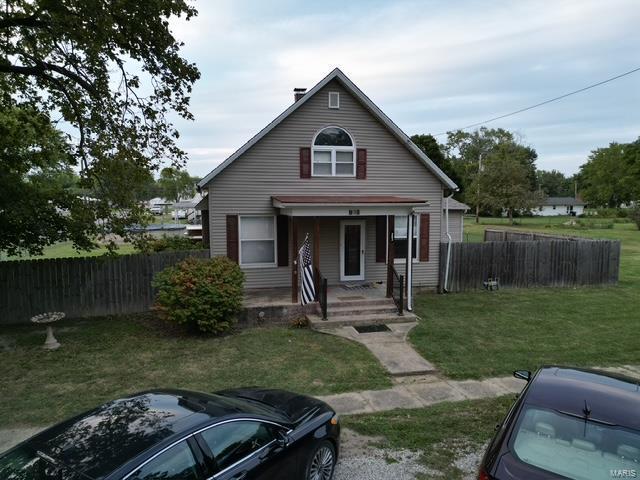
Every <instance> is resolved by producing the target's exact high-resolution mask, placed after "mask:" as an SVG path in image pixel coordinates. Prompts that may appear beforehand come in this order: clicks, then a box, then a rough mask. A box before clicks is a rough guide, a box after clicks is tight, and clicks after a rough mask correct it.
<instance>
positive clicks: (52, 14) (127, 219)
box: [0, 0, 199, 251]
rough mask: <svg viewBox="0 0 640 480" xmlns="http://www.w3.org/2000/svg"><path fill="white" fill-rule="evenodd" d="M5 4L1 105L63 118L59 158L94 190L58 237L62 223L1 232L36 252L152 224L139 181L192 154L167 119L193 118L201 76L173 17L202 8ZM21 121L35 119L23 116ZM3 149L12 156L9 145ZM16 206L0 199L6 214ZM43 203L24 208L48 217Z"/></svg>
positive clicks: (0, 32)
mask: <svg viewBox="0 0 640 480" xmlns="http://www.w3.org/2000/svg"><path fill="white" fill-rule="evenodd" d="M5 7H6V8H3V9H2V11H1V12H0V110H2V111H7V110H12V109H14V108H20V107H23V106H26V107H28V109H29V111H30V112H32V113H33V114H34V115H36V116H41V117H39V118H47V119H49V118H51V119H55V121H56V123H58V124H60V127H61V128H62V129H63V130H64V131H65V132H68V133H69V135H70V138H69V141H68V142H66V143H67V147H65V155H64V156H62V157H60V156H59V158H60V162H65V163H66V165H67V166H70V167H76V168H78V169H79V171H80V184H81V187H82V188H85V189H89V190H91V191H93V192H94V195H93V201H92V202H91V203H85V210H86V212H85V216H84V222H83V221H81V218H80V215H78V216H77V219H76V221H75V222H73V224H72V225H71V223H70V222H66V223H63V224H57V225H56V226H57V227H60V228H63V231H62V233H61V234H57V233H56V234H53V233H52V232H54V230H55V229H54V228H50V229H47V230H45V231H41V232H40V233H39V234H38V235H33V234H31V233H29V232H26V231H25V232H22V231H21V230H12V231H10V230H7V229H5V228H3V229H2V232H1V233H0V236H3V237H4V238H3V239H2V240H1V244H2V246H3V248H5V249H7V248H11V249H16V248H27V249H34V250H35V251H37V250H38V249H40V248H41V247H42V246H43V245H46V244H48V243H52V241H55V240H58V239H60V238H61V237H66V238H70V239H72V240H73V242H74V244H75V245H76V247H79V248H89V247H90V245H91V244H92V241H93V240H94V239H95V238H96V237H104V236H106V235H108V234H111V233H115V234H119V235H122V236H124V237H125V238H128V237H129V234H128V227H129V226H130V225H132V224H136V223H142V222H144V220H145V217H144V211H143V209H141V208H138V207H137V201H138V197H139V194H138V193H137V191H138V190H137V185H139V183H140V182H141V181H142V180H143V179H147V180H148V177H149V175H150V173H151V172H153V171H155V170H157V169H158V168H159V166H160V164H161V162H169V163H172V164H173V165H174V166H180V165H182V164H183V163H184V161H185V159H186V154H185V152H183V151H182V150H181V149H180V148H179V146H178V145H177V144H176V140H177V138H178V137H179V135H178V132H177V131H176V129H175V127H174V126H173V125H172V123H171V121H170V119H169V117H170V116H171V115H172V114H177V116H178V117H182V118H185V119H191V118H192V115H191V113H190V112H189V110H188V106H189V98H190V97H189V96H190V92H191V88H192V84H193V83H194V82H195V81H196V80H197V78H198V77H199V72H198V70H197V68H196V67H195V66H194V65H193V64H190V63H189V62H187V61H186V60H185V59H183V58H182V57H181V56H180V48H181V46H182V44H181V43H180V42H178V41H177V40H176V39H175V38H174V37H173V35H172V33H171V30H170V28H169V19H170V18H172V17H182V18H184V19H187V20H188V19H190V18H191V17H193V16H194V15H196V13H197V12H196V10H195V9H194V8H193V7H192V6H190V5H188V4H187V2H186V1H184V0H119V1H117V2H114V1H111V0H95V1H91V2H87V1H83V0H61V1H55V2H52V1H49V0H11V1H8V2H6V5H5ZM16 121H18V122H22V123H20V125H22V126H23V127H28V125H29V120H27V119H26V117H24V116H18V117H17V119H16ZM48 130H50V128H49V127H47V128H45V130H44V131H43V133H42V138H39V139H37V140H36V143H38V144H40V151H43V152H44V150H45V149H47V148H52V152H51V155H57V154H56V152H58V151H59V150H60V148H59V146H57V145H51V144H50V143H48V142H47V139H48V138H51V135H50V132H49V131H48ZM37 135H39V133H38V132H34V133H33V134H32V135H31V140H32V141H33V140H35V138H36V137H37ZM11 139H13V140H14V141H17V140H19V138H18V137H16V136H12V137H11ZM58 143H63V142H62V139H60V141H59V142H58ZM15 148H16V149H20V148H21V144H20V143H18V144H16V145H15ZM0 155H3V158H2V161H3V163H4V162H5V161H7V160H6V153H5V151H1V152H0ZM21 158H24V156H22V157H21ZM24 161H25V163H24V164H23V165H22V166H16V165H15V164H14V168H15V170H14V171H15V172H18V171H20V172H22V175H23V178H22V180H21V181H22V182H24V181H25V178H24V175H26V173H25V172H28V168H26V167H27V166H28V163H27V161H26V160H24ZM32 188H33V189H35V188H36V186H35V184H33V185H32ZM43 195H45V192H44V191H43V192H41V196H40V198H42V196H43ZM10 207H11V205H10V204H5V203H3V204H0V210H6V209H8V208H10ZM41 207H42V203H40V204H37V203H36V202H34V203H29V204H25V205H24V208H23V212H22V213H23V214H24V215H27V216H33V217H36V216H42V215H41V214H42V212H38V211H36V210H37V209H38V208H41ZM65 229H66V230H65Z"/></svg>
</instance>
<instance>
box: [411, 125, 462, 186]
mask: <svg viewBox="0 0 640 480" xmlns="http://www.w3.org/2000/svg"><path fill="white" fill-rule="evenodd" d="M411 141H412V142H413V143H415V144H416V146H417V147H418V148H419V149H420V150H422V151H423V152H424V153H425V154H426V155H427V157H429V158H430V159H431V160H432V161H433V163H435V164H436V165H437V166H438V168H440V170H442V171H443V172H444V173H446V174H447V176H448V177H449V178H450V179H451V180H453V181H454V182H455V183H456V184H457V185H458V187H460V186H461V185H460V183H461V178H460V176H459V175H458V172H457V171H456V169H455V166H454V164H453V162H452V161H451V159H450V158H448V157H447V156H446V155H445V147H444V146H442V145H440V144H439V143H438V141H437V140H436V138H435V137H434V136H433V135H430V134H426V135H412V136H411Z"/></svg>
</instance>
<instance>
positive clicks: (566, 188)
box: [537, 170, 575, 197]
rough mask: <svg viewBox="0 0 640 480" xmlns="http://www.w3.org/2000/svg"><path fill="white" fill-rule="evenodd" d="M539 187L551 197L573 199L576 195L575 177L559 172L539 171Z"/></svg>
mask: <svg viewBox="0 0 640 480" xmlns="http://www.w3.org/2000/svg"><path fill="white" fill-rule="evenodd" d="M537 178H538V186H539V188H540V190H542V191H543V192H544V193H545V194H546V195H548V196H549V197H570V196H571V197H572V196H574V194H575V188H574V179H573V177H566V176H565V174H564V173H562V172H559V171H558V170H538V172H537Z"/></svg>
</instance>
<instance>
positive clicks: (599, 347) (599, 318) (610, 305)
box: [411, 217, 640, 378]
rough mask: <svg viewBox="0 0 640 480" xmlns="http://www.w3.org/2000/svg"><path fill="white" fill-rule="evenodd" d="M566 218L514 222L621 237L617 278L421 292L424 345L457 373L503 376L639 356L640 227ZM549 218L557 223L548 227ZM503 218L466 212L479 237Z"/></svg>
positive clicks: (417, 340)
mask: <svg viewBox="0 0 640 480" xmlns="http://www.w3.org/2000/svg"><path fill="white" fill-rule="evenodd" d="M566 221H567V218H566V217H560V218H525V219H520V224H519V225H517V226H515V227H510V228H518V229H522V230H539V231H545V232H549V233H551V232H553V233H561V234H569V235H580V236H587V237H592V238H608V239H619V240H621V242H622V257H621V265H620V283H619V285H617V286H613V287H601V288H556V289H552V288H544V289H519V290H515V289H514V290H507V289H504V290H500V291H498V292H485V291H478V292H470V293H459V294H449V295H421V296H419V297H418V298H417V299H416V312H417V313H418V315H420V316H421V317H422V318H423V319H424V321H423V322H421V324H420V325H419V326H418V327H416V328H415V329H414V330H413V331H412V332H411V341H412V342H413V344H414V345H415V346H416V348H417V349H418V351H419V352H420V353H421V354H422V355H424V356H425V357H426V358H427V359H429V360H430V361H433V362H434V363H435V364H436V365H437V366H438V368H439V369H440V370H441V371H442V373H444V374H445V375H448V376H450V377H453V378H478V377H489V376H494V375H504V374H508V373H509V372H511V371H513V370H514V369H516V368H528V369H535V368H536V367H538V366H540V365H543V364H547V363H560V364H569V365H579V366H595V365H618V364H625V363H640V352H639V351H638V341H637V333H638V331H639V328H640V323H639V321H640V320H639V319H640V314H639V313H638V312H640V232H639V231H638V230H637V229H636V228H635V226H634V225H632V224H629V223H616V224H614V227H613V228H612V229H580V230H574V229H572V228H568V227H563V226H561V225H562V223H564V222H566ZM549 222H551V224H553V225H556V226H554V227H553V228H547V227H545V225H548V224H549ZM503 224H504V220H503V219H482V222H481V224H480V225H476V224H475V223H473V219H468V221H467V222H466V223H465V229H466V233H467V234H469V237H470V239H476V240H478V241H481V238H482V234H483V231H484V229H485V228H487V227H491V226H494V225H500V226H504V225H503Z"/></svg>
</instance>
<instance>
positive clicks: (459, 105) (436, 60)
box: [173, 0, 640, 175]
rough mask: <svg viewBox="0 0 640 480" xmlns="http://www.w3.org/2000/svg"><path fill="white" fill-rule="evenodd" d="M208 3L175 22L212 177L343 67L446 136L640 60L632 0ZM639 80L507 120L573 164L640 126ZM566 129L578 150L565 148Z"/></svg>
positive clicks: (400, 114) (638, 13)
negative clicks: (191, 73)
mask: <svg viewBox="0 0 640 480" xmlns="http://www.w3.org/2000/svg"><path fill="white" fill-rule="evenodd" d="M370 5H373V6H370ZM196 7H197V8H199V9H200V15H199V16H198V17H197V18H196V19H195V20H194V21H193V22H189V23H185V22H175V23H174V25H173V28H174V31H175V33H176V35H177V36H179V38H181V39H182V40H183V41H185V42H186V43H187V45H186V47H185V55H186V56H187V58H189V59H190V60H192V61H195V62H196V63H197V64H198V66H199V67H200V69H201V70H202V79H201V80H200V82H199V83H198V84H197V85H196V88H195V90H194V94H193V97H192V110H193V111H194V113H195V115H196V121H195V123H189V122H181V123H179V127H180V129H181V133H182V138H183V143H182V144H183V146H184V147H185V148H187V149H189V150H190V151H191V150H193V149H195V150H193V151H194V152H195V151H212V152H213V151H215V153H212V154H211V155H208V156H207V155H195V154H193V155H192V158H193V162H191V163H190V167H193V170H194V172H193V173H197V174H201V175H203V174H206V173H207V172H208V171H209V170H210V169H211V168H213V166H214V162H219V161H220V160H221V159H222V155H224V154H225V152H232V151H235V150H236V149H237V148H238V147H240V146H241V145H242V144H243V143H244V142H245V141H246V140H248V139H249V138H250V137H251V136H253V135H254V134H255V133H256V132H257V131H258V130H260V129H261V128H262V127H264V125H266V124H267V123H268V122H269V121H270V120H271V119H273V118H274V117H275V116H276V115H277V114H279V113H280V112H281V111H282V110H283V109H284V108H286V106H287V105H289V104H290V102H291V101H292V92H291V90H292V89H293V88H294V87H311V86H313V85H314V84H315V83H316V82H317V81H319V80H320V79H321V78H322V77H323V76H324V75H326V74H327V73H328V72H329V71H330V70H331V69H333V68H334V67H335V66H339V67H340V68H342V69H343V71H344V72H345V73H346V74H347V75H349V77H350V78H351V79H352V80H353V81H354V82H355V83H356V84H358V86H360V87H361V88H362V89H363V90H364V91H365V93H367V95H369V96H370V97H371V98H372V99H373V100H374V101H375V102H377V103H378V104H379V106H380V107H381V108H382V109H383V110H384V111H385V112H386V113H387V114H388V115H389V116H390V117H391V118H393V119H394V121H396V123H398V124H399V125H400V126H401V127H402V128H404V129H405V130H406V131H407V132H408V133H417V132H424V133H427V132H431V133H436V132H440V131H445V130H449V129H453V128H457V127H460V126H463V125H467V124H470V123H474V122H476V121H480V120H484V119H486V118H488V117H492V116H494V115H498V114H501V113H506V112H508V111H512V110H515V109H517V108H520V107H523V106H526V105H530V104H532V103H536V102H538V101H540V100H544V99H546V98H550V97H553V96H555V95H557V94H560V93H564V92H565V91H569V90H572V89H575V88H579V87H581V86H584V85H586V84H588V83H592V82H594V81H598V80H601V79H603V78H606V77H607V76H610V75H613V74H616V73H619V72H621V71H624V70H626V69H628V68H631V67H632V66H633V65H630V64H629V62H632V61H633V60H634V59H637V38H638V37H637V25H638V24H640V9H638V8H637V4H636V2H635V1H634V0H613V1H609V2H601V1H598V0H583V1H579V0H564V1H556V2H553V3H550V2H548V1H543V0H537V1H521V2H507V1H506V0H505V1H495V2H491V3H490V2H474V1H465V2H447V3H444V2H443V3H434V2H429V3H424V2H412V1H402V0H401V1H396V2H393V3H389V4H382V6H380V4H379V3H378V2H376V3H373V4H370V3H369V2H348V3H344V4H340V3H335V4H332V3H331V2H328V3H325V2H322V3H313V4H312V3H283V2H279V1H276V2H269V3H266V2H265V3H263V2H252V3H245V2H232V1H228V0H225V1H220V2H218V1H216V2H198V3H197V4H196ZM636 61H637V60H636ZM637 81H638V80H637V78H636V79H635V82H636V83H633V80H631V79H630V81H629V82H623V81H622V80H621V81H619V83H618V85H619V86H620V88H621V89H622V88H623V87H624V89H623V91H621V92H617V91H616V90H615V89H611V88H604V87H603V88H600V89H599V90H593V91H592V92H590V93H589V94H586V95H584V96H582V97H580V98H578V99H577V100H576V101H573V102H568V101H566V102H565V101H563V102H562V103H558V104H556V105H557V106H556V107H554V108H553V109H551V108H548V109H547V108H545V109H540V110H536V111H532V112H530V113H529V112H528V113H527V114H523V115H521V116H517V117H511V119H510V120H509V121H505V122H503V123H501V125H502V126H506V127H507V128H517V129H518V130H519V131H522V132H523V133H524V134H525V135H526V136H527V138H528V139H529V141H530V142H531V143H532V144H533V145H534V146H535V147H536V148H538V150H539V152H541V160H540V162H543V161H546V160H544V159H543V156H542V153H544V155H545V156H546V155H549V156H550V157H549V158H552V159H553V162H554V163H555V162H563V161H564V162H565V163H566V168H562V169H563V170H565V171H573V170H575V168H576V167H575V162H576V158H578V157H580V156H583V155H584V152H588V151H589V150H590V149H592V148H594V144H593V136H592V137H591V138H586V137H588V134H585V133H583V132H584V131H590V132H600V133H601V134H602V135H598V140H601V139H602V140H603V141H606V138H604V137H605V134H610V133H612V134H613V133H615V131H616V130H622V129H625V128H626V129H631V130H633V129H635V128H636V127H638V121H637V120H634V119H633V117H632V113H630V112H626V110H628V108H627V107H628V106H629V105H630V102H631V104H633V102H634V101H635V102H636V103H635V105H636V109H635V110H636V111H637V105H638V103H637V102H640V92H638V89H637V88H635V92H631V96H630V89H631V90H632V89H633V87H634V86H636V87H637ZM597 99H600V100H601V101H599V102H597V101H595V100H597ZM596 107H597V108H598V110H599V111H598V112H597V113H598V114H597V115H596V114H595V112H594V108H596ZM587 109H588V111H587ZM585 117H587V118H588V119H589V120H588V122H589V128H586V129H585V128H584V125H582V124H581V122H582V121H583V120H584V119H585ZM562 119H565V121H561V120H562ZM545 123H546V124H548V125H551V124H553V125H556V127H553V128H551V127H550V128H547V129H545V128H544V125H545ZM576 125H578V126H582V127H583V131H582V132H581V131H580V129H579V128H575V126H576ZM563 134H564V135H565V137H566V142H565V143H566V144H565V145H563V150H562V151H555V150H554V148H556V147H554V145H557V143H556V140H555V138H556V137H558V136H562V135H563ZM632 136H633V135H632ZM558 148H559V147H558ZM564 148H569V149H572V152H573V153H567V152H566V151H565V150H564ZM210 149H211V150H210ZM554 152H555V153H554ZM554 155H555V156H554ZM204 157H207V158H210V159H211V165H207V162H206V161H205V160H203V158H204ZM541 164H542V163H541ZM556 168H558V167H556ZM195 170H197V171H195Z"/></svg>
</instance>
